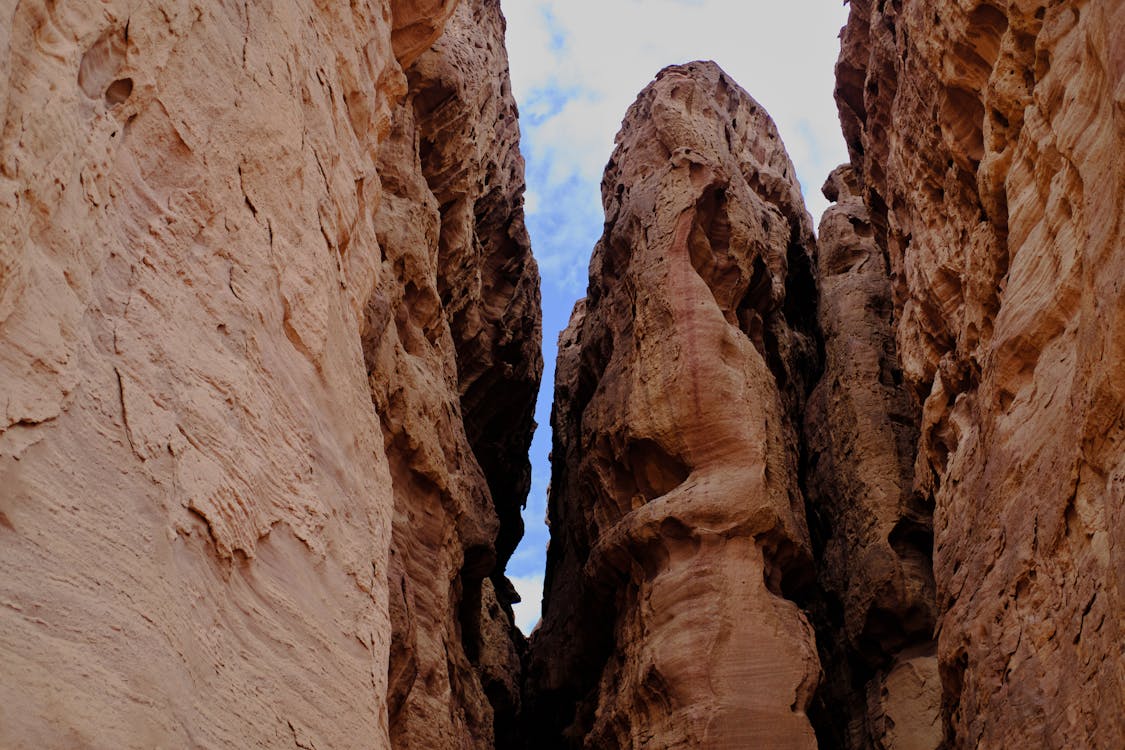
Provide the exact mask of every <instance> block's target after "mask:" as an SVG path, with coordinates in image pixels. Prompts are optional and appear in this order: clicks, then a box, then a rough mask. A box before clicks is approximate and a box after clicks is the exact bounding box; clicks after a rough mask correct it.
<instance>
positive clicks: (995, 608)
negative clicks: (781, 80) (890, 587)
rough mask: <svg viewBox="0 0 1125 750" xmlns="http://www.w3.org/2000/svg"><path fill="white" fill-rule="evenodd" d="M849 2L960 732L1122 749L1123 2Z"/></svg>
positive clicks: (950, 707)
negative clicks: (915, 410)
mask: <svg viewBox="0 0 1125 750" xmlns="http://www.w3.org/2000/svg"><path fill="white" fill-rule="evenodd" d="M851 9H852V10H851V18H850V20H849V23H848V26H847V27H846V29H845V31H844V34H843V49H842V53H841V58H840V63H839V66H838V68H837V71H838V89H837V99H838V102H839V105H840V111H841V116H842V120H843V125H844V132H845V135H846V138H847V140H848V146H849V149H850V151H851V156H852V165H853V167H854V169H855V172H856V173H857V175H858V177H859V180H858V181H859V184H860V193H861V195H862V196H863V198H864V201H865V203H866V207H867V208H868V209H869V211H870V217H869V220H870V224H871V226H872V229H873V237H874V241H875V243H876V244H877V245H878V247H880V248H882V249H883V253H884V259H885V263H886V265H887V267H888V269H889V278H890V283H891V290H892V298H893V302H894V305H893V316H894V321H895V337H896V342H897V353H898V356H899V358H900V360H901V363H902V368H903V373H904V382H905V384H906V386H907V387H909V388H910V389H911V390H912V391H913V392H914V394H915V396H916V398H917V401H918V403H920V404H921V405H922V409H921V419H920V421H919V444H918V449H917V452H916V462H915V466H914V471H913V492H914V493H915V494H917V495H919V496H920V497H922V498H924V499H928V501H929V502H930V503H932V504H933V506H934V521H933V527H934V537H935V539H934V541H935V546H934V575H935V579H936V587H937V602H938V605H939V617H938V622H937V630H938V645H939V648H938V657H939V660H940V670H941V679H942V687H943V692H944V712H945V716H946V722H947V733H948V741H949V742H950V744H951V745H952V746H954V747H964V748H977V747H981V748H1000V747H1051V748H1071V747H1092V748H1093V747H1096V748H1110V747H1122V746H1125V713H1123V712H1122V711H1121V710H1120V707H1121V706H1122V705H1125V658H1123V652H1122V643H1123V641H1122V637H1123V635H1125V633H1123V632H1122V625H1123V620H1125V617H1123V614H1122V613H1123V612H1125V598H1123V594H1125V591H1123V586H1125V573H1123V571H1125V562H1123V554H1125V510H1123V508H1125V449H1123V446H1125V379H1123V378H1122V376H1121V373H1122V372H1125V295H1123V294H1122V283H1123V279H1125V271H1123V269H1125V236H1123V231H1122V223H1121V221H1122V220H1121V217H1122V206H1123V205H1125V162H1123V161H1122V159H1121V154H1122V153H1125V126H1123V123H1125V47H1123V46H1122V44H1121V39H1122V37H1123V35H1125V5H1123V4H1122V3H1120V2H1116V0H1090V1H1089V2H1062V3H1046V2H1025V3H1000V4H988V3H981V2H975V1H970V2H961V3H951V2H938V3H928V2H919V1H918V0H906V1H905V2H893V3H882V2H880V3H877V4H875V3H871V2H866V1H863V2H858V1H857V2H853V3H852V4H851ZM892 677H893V673H892ZM888 679H889V678H888ZM889 715H893V712H891V713H890V714H889Z"/></svg>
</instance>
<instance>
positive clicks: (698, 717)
mask: <svg viewBox="0 0 1125 750" xmlns="http://www.w3.org/2000/svg"><path fill="white" fill-rule="evenodd" d="M602 194H603V202H604V204H605V209H606V221H607V225H606V232H605V235H604V236H603V238H602V240H601V242H599V244H598V246H597V248H596V249H595V251H594V257H593V260H592V262H591V271H590V287H589V293H588V297H587V299H586V300H585V301H584V302H582V303H580V304H579V306H578V307H577V308H576V309H575V313H574V316H573V317H572V319H571V324H570V327H569V328H568V329H567V331H566V332H565V333H564V334H563V336H562V338H561V340H560V359H559V364H558V376H557V380H556V395H555V407H554V416H553V425H554V428H555V445H554V453H553V468H554V475H553V477H552V486H551V497H550V511H549V513H550V523H551V530H552V540H551V546H550V549H549V553H548V554H549V559H548V572H547V584H546V592H547V593H546V597H545V602H544V613H543V614H544V618H543V622H542V624H541V625H540V628H539V629H538V630H537V631H536V633H535V635H534V637H533V640H532V653H531V658H530V666H529V670H530V673H529V680H530V683H529V686H528V693H529V701H530V702H531V705H530V706H529V715H530V722H529V727H530V728H529V732H530V736H529V740H530V741H531V742H532V743H533V744H534V746H538V747H550V746H555V745H557V744H560V743H561V744H564V745H566V746H575V747H588V748H614V747H634V748H640V747H649V748H673V747H715V748H720V747H730V748H735V747H739V748H741V747H750V746H759V745H760V746H763V747H776V748H782V747H815V746H816V741H815V738H814V736H813V731H812V728H811V726H810V724H809V721H808V719H807V717H806V716H805V709H806V707H807V705H808V702H809V700H810V698H811V696H812V691H813V689H814V688H815V687H816V684H817V681H818V679H819V674H820V668H819V664H818V661H817V655H816V647H815V643H814V638H813V633H812V629H811V627H810V625H809V623H808V621H807V620H806V619H805V617H804V615H803V614H802V613H801V611H800V610H799V609H798V607H797V605H796V604H794V602H793V601H790V600H789V599H788V598H786V592H787V591H790V590H792V589H794V588H796V587H798V586H800V585H801V584H802V583H803V579H807V578H809V577H810V576H811V570H812V565H811V552H810V548H809V540H808V532H807V530H806V528H805V518H804V501H803V498H802V494H801V491H800V489H799V487H798V482H797V468H798V450H797V440H796V437H797V430H796V429H795V428H796V423H795V421H794V415H795V414H798V413H799V411H800V408H801V405H802V403H803V400H804V395H805V392H806V389H807V387H808V386H807V380H808V376H809V373H810V370H811V368H812V366H813V365H814V364H815V361H816V346H815V338H814V336H813V332H814V329H815V298H814V293H815V292H814V287H813V285H812V275H811V274H812V266H811V263H812V260H811V259H812V254H813V250H814V247H813V238H812V232H811V226H810V221H809V218H808V214H807V213H806V211H805V209H804V206H803V203H802V200H801V195H800V192H799V188H798V186H797V183H796V180H795V177H794V173H793V167H792V165H791V163H790V162H789V159H788V157H787V156H786V154H785V151H784V149H783V147H782V145H781V142H780V139H779V138H778V135H777V131H776V129H775V128H774V126H773V124H772V122H771V121H770V120H769V117H768V116H767V115H766V113H765V112H764V111H763V110H762V109H761V107H759V106H758V105H757V103H756V102H754V101H753V100H752V99H751V98H750V97H749V95H747V94H746V93H745V92H744V91H742V90H741V89H739V88H738V87H737V86H736V85H735V84H734V83H733V82H731V80H730V79H729V78H728V77H727V76H726V75H725V74H724V73H723V72H722V71H721V70H719V68H718V67H717V66H716V65H714V64H713V63H692V64H689V65H686V66H677V67H671V68H668V69H666V70H664V71H663V72H661V73H660V75H659V76H658V77H657V79H656V81H655V82H654V83H652V84H651V85H650V86H649V87H648V88H647V89H646V90H645V91H644V92H643V93H642V94H641V96H640V98H639V99H638V100H637V102H636V103H635V104H634V105H633V106H632V108H631V109H630V110H629V113H628V115H627V116H626V118H625V122H624V125H623V126H622V130H621V133H620V135H619V136H618V139H617V148H616V150H615V151H614V154H613V157H612V159H611V161H610V164H609V167H608V168H607V170H606V174H605V178H604V180H603V183H602ZM750 686H753V687H750ZM560 737H561V738H562V739H560Z"/></svg>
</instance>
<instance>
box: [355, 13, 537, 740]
mask: <svg viewBox="0 0 1125 750" xmlns="http://www.w3.org/2000/svg"><path fill="white" fill-rule="evenodd" d="M503 41H504V20H503V16H501V14H500V4H499V2H498V0H466V1H465V2H462V3H461V5H460V6H459V7H458V8H457V11H456V12H455V13H454V14H453V16H452V17H451V19H450V21H449V23H448V25H447V27H446V31H445V34H444V35H443V36H442V38H441V39H440V40H439V41H438V42H437V44H435V45H434V47H433V48H432V49H431V50H429V51H427V52H426V53H424V54H423V55H422V56H421V57H419V58H418V60H417V61H416V62H415V63H414V64H413V66H411V67H410V68H409V69H408V70H407V77H408V79H409V81H410V91H409V93H408V96H407V98H406V101H405V102H404V104H403V106H402V107H401V108H400V109H399V110H398V111H397V112H396V113H395V117H394V122H393V126H392V129H391V134H390V136H389V138H388V140H387V142H386V143H385V144H384V145H383V147H382V149H381V152H380V160H379V165H378V166H379V175H380V177H381V179H382V182H383V188H384V191H385V194H384V200H383V202H382V203H381V205H380V207H379V211H378V214H377V215H376V217H375V224H376V227H377V231H378V238H379V247H380V251H381V253H382V259H383V271H384V273H383V274H382V276H381V281H380V284H379V285H378V287H377V289H376V291H375V294H374V295H373V296H372V298H371V299H370V301H369V302H368V306H367V318H366V327H365V333H364V351H365V355H366V357H367V364H368V368H369V371H370V380H371V390H372V394H373V397H374V402H375V406H376V408H377V410H378V412H379V416H380V419H381V421H382V427H383V439H384V441H385V444H386V450H387V456H388V459H389V462H390V468H391V476H392V479H393V486H394V496H395V514H394V532H393V540H392V544H391V583H390V592H391V594H390V611H391V622H392V636H393V641H392V646H391V655H390V675H391V682H390V686H389V689H390V695H389V698H388V701H389V710H390V731H391V742H392V744H393V746H394V747H396V748H413V747H418V748H428V749H429V748H442V747H456V748H460V747H465V746H470V747H492V746H493V745H494V743H495V741H496V740H500V741H501V742H510V741H511V737H510V735H511V732H512V731H513V729H514V725H513V722H514V719H515V714H516V711H517V710H518V708H519V695H520V689H519V676H520V656H519V653H518V649H519V648H522V642H523V636H522V635H520V634H519V633H518V632H517V631H516V630H515V628H514V625H513V623H512V611H511V601H512V599H513V594H514V590H513V589H512V588H511V585H510V584H509V583H508V581H507V579H506V578H504V575H503V571H504V565H505V563H506V562H507V559H508V557H509V556H510V555H511V553H512V550H513V549H514V548H515V545H516V542H517V541H518V540H519V538H520V536H522V534H523V523H522V520H521V518H520V509H521V507H522V505H523V501H524V499H525V498H526V497H527V491H528V488H529V485H530V476H531V475H530V465H529V462H528V447H529V443H530V440H531V429H530V428H531V426H532V408H533V406H534V403H535V396H536V393H537V391H538V387H539V378H540V376H541V374H542V368H543V361H542V354H541V352H540V344H541V341H540V332H539V275H538V271H537V269H536V266H535V262H534V261H533V260H532V258H531V253H530V245H529V241H528V236H527V231H526V229H525V228H524V225H523V208H522V194H523V188H524V183H523V160H522V158H521V157H520V154H519V148H518V145H519V144H518V141H519V128H518V125H517V120H516V109H515V104H514V102H513V100H512V95H511V91H510V86H509V82H508V70H507V59H506V56H505V53H504V46H503ZM494 725H495V726H496V729H497V730H498V731H499V733H500V736H499V737H495V738H494Z"/></svg>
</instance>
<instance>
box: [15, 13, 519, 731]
mask: <svg viewBox="0 0 1125 750" xmlns="http://www.w3.org/2000/svg"><path fill="white" fill-rule="evenodd" d="M0 5H3V6H4V7H3V8H2V9H0V16H2V17H3V18H4V19H5V20H4V22H3V23H2V24H0V113H3V114H2V118H3V120H2V128H3V129H2V131H0V393H3V413H2V414H0V419H2V421H0V537H3V539H2V540H0V568H2V569H3V570H4V574H3V575H2V576H0V601H2V602H3V603H4V606H3V607H0V654H2V655H3V658H2V659H0V664H2V666H0V745H3V746H5V747H70V746H83V747H120V748H130V747H137V748H141V747H145V748H150V747H155V746H168V747H196V746H198V747H293V746H294V744H296V745H299V746H302V747H321V748H325V747H340V748H344V747H387V746H388V745H389V744H390V743H391V734H392V730H397V728H398V725H397V724H395V723H394V722H389V721H388V695H390V699H389V702H391V703H395V702H404V703H406V704H407V705H408V706H414V705H415V704H414V703H412V701H416V700H417V701H418V702H420V703H423V704H424V703H425V701H426V700H429V699H431V698H434V697H435V696H436V700H437V701H438V702H437V703H435V704H433V705H431V706H430V709H429V710H430V711H431V713H430V714H429V716H428V721H430V722H431V723H432V724H433V725H434V726H439V722H441V721H446V722H448V721H449V719H450V716H451V715H453V713H454V712H457V711H460V712H462V713H463V714H464V715H465V716H466V717H468V718H467V719H466V720H465V721H464V722H461V723H459V724H457V725H456V726H453V727H452V729H451V730H450V731H451V734H448V735H444V736H442V737H441V742H440V743H434V744H433V745H432V746H434V747H464V746H466V745H473V746H477V747H488V746H491V742H492V736H493V721H494V715H493V714H494V712H493V709H492V708H491V704H490V700H489V699H490V698H492V699H493V700H492V701H491V703H498V704H500V703H503V701H504V700H507V701H508V703H507V704H505V706H504V709H503V710H504V711H507V712H509V713H510V712H512V711H513V710H514V705H513V701H514V693H515V690H514V688H513V686H512V682H511V680H513V679H515V677H509V678H508V680H507V681H505V680H504V679H501V678H500V677H499V676H498V672H499V671H502V668H501V667H500V666H498V665H500V664H503V665H505V668H507V669H509V670H511V672H510V674H511V675H515V674H518V671H517V670H516V669H515V666H514V664H515V662H516V654H515V649H516V648H517V643H516V642H515V641H513V640H512V638H513V631H512V627H511V618H510V611H509V610H508V607H507V602H508V600H509V598H510V596H511V590H510V586H509V585H508V584H507V582H506V581H505V580H504V578H503V562H504V559H505V558H506V556H507V554H509V553H510V549H511V547H512V546H513V545H514V541H512V540H513V538H518V534H519V531H518V525H517V527H516V528H513V524H512V521H511V518H512V515H513V512H514V508H515V507H517V506H518V504H519V503H520V502H521V501H522V497H521V492H523V491H525V487H526V471H527V470H526V444H527V440H528V439H529V436H530V429H531V421H530V408H531V395H530V394H533V393H534V391H535V386H536V382H537V379H538V373H539V367H540V360H539V358H538V347H539V341H538V298H537V291H536V290H535V286H536V272H535V268H534V263H533V262H532V261H531V260H530V256H529V254H528V247H527V241H526V235H525V233H524V232H523V228H522V216H521V191H522V162H521V161H520V160H519V156H518V151H517V149H516V145H515V141H516V138H517V136H518V130H517V126H516V124H515V110H514V106H513V105H512V102H511V98H510V95H509V94H508V93H507V87H506V78H505V75H504V74H505V64H504V53H503V26H502V20H501V19H500V16H499V13H498V7H497V4H496V3H495V2H489V1H488V0H479V1H477V2H468V3H466V4H464V7H463V8H461V9H460V10H459V11H458V15H457V16H456V17H455V18H454V20H452V21H451V22H450V24H449V25H450V28H451V29H452V30H453V31H454V35H453V37H452V38H451V39H450V40H449V42H448V43H446V44H444V45H443V46H441V47H439V48H438V49H436V50H433V51H430V52H426V50H427V49H428V48H429V47H430V46H431V45H432V43H433V42H434V40H435V38H436V37H437V36H438V34H439V33H440V32H441V29H442V28H443V26H444V25H445V22H446V20H447V18H449V16H450V14H451V13H452V12H453V11H454V5H455V3H453V2H450V1H448V0H445V1H442V2H437V1H436V0H435V1H434V2H422V1H420V0H415V1H413V2H410V1H407V0H394V1H393V2H385V1H378V0H376V1H373V2H360V3H358V4H352V5H350V6H349V5H348V4H342V5H338V6H337V5H336V4H331V3H328V4H324V3H322V4H319V5H317V6H315V7H312V6H308V7H306V6H304V5H299V4H294V3H289V2H284V1H283V2H280V3H274V4H272V5H271V6H270V7H268V8H266V7H263V6H260V5H257V4H254V3H249V4H245V5H243V4H234V5H220V4H202V5H200V4H189V3H186V2H172V3H160V4H156V3H151V2H141V3H123V2H105V3H99V4H97V6H96V7H95V6H89V7H86V6H85V5H83V4H81V3H78V4H58V3H42V2H23V3H14V2H5V3H0ZM478 47H479V49H478ZM472 55H476V56H475V57H472ZM404 67H408V69H409V75H410V80H409V82H408V78H407V75H406V74H405V73H404V70H403V68H404ZM459 76H460V78H459ZM438 83H440V84H441V85H442V86H444V87H445V90H446V92H447V93H448V96H446V95H445V94H443V95H442V96H439V97H436V98H435V97H433V96H432V89H433V85H436V84H438ZM408 88H409V96H407V99H406V101H407V103H406V105H404V106H400V102H401V101H403V98H404V95H407V94H408ZM426 97H430V98H429V99H427V98H426ZM446 99H449V100H450V101H453V102H454V103H455V106H456V107H459V108H460V109H459V111H460V112H461V113H462V114H464V115H465V116H466V117H469V119H470V120H471V122H462V123H459V124H458V125H457V126H456V128H455V129H459V131H458V134H457V136H456V137H457V138H458V139H459V140H458V141H457V144H456V148H457V149H460V153H458V154H457V159H458V160H460V161H459V166H458V169H459V170H460V172H459V174H458V175H457V176H455V177H451V178H448V179H445V178H443V179H444V182H443V185H444V187H443V190H444V191H445V192H437V195H438V198H435V197H434V194H435V192H436V191H434V190H431V185H435V184H437V183H436V182H435V181H434V180H433V179H432V173H433V171H434V170H433V167H434V165H433V164H427V163H425V162H426V160H425V159H421V160H420V159H419V158H418V150H417V148H418V144H416V143H413V142H410V143H404V142H403V140H402V134H403V133H406V132H407V131H408V128H414V127H417V129H418V130H419V131H421V132H426V129H427V128H430V129H433V128H435V127H437V125H436V123H437V119H436V117H435V115H434V113H433V112H430V111H428V110H427V111H420V109H422V107H421V104H420V103H421V102H423V101H426V102H428V104H427V106H428V107H435V106H437V105H439V104H443V103H445V102H446ZM447 111H448V108H447ZM392 126H393V130H392ZM443 137H445V136H443ZM388 138H390V140H387V139H388ZM448 138H449V140H450V142H451V143H450V145H453V144H452V141H453V138H454V136H453V135H452V134H450V135H449V136H448ZM447 163H449V162H447ZM486 184H487V185H488V187H485V185H486ZM447 194H448V195H451V196H455V197H454V198H452V199H447V197H446V195H447ZM446 200H453V201H454V203H456V204H457V205H456V210H457V211H463V212H464V211H467V216H468V222H467V223H464V222H463V223H462V224H457V222H458V221H460V219H456V218H454V213H453V212H454V209H452V208H449V207H448V206H445V205H444V202H445V201H446ZM466 207H467V208H466ZM399 212H401V213H399ZM400 221H401V224H400V223H399V222H400ZM450 226H459V227H461V230H462V234H461V235H457V233H456V232H455V231H452V230H450V229H449V227H450ZM407 240H411V241H414V240H417V241H418V242H419V243H422V244H420V245H419V246H417V247H405V246H404V245H403V243H404V242H405V241H407ZM439 251H440V252H439ZM445 253H448V255H443V254H445ZM454 264H456V267H454ZM466 278H468V279H469V280H468V281H466ZM388 290H393V293H392V292H391V291H388ZM387 331H389V333H387ZM380 337H381V340H382V345H380V343H379V339H380ZM384 349H386V350H388V351H389V353H388V352H385V351H384ZM496 392H502V394H503V399H504V403H506V404H507V405H508V409H507V410H506V411H505V413H504V415H503V417H502V419H501V420H500V421H499V422H495V421H490V420H489V418H488V415H487V414H486V413H485V412H486V409H484V408H483V407H482V406H481V403H483V402H487V401H488V400H490V399H493V398H494V397H495V394H496ZM381 421H382V422H383V424H385V425H388V429H387V430H386V431H384V429H383V426H382V425H381V424H380V422H381ZM498 435H500V436H499V437H498ZM490 487H492V491H490ZM411 513H413V514H414V518H415V521H416V523H415V525H414V527H413V528H411V529H410V532H411V534H417V536H418V539H419V540H420V541H419V544H418V545H414V543H413V542H411V544H410V545H409V549H403V548H401V547H399V546H396V547H395V552H396V554H395V556H394V558H393V559H392V558H390V557H389V555H388V553H389V551H390V549H391V544H392V539H391V537H392V521H394V533H395V535H396V538H398V535H399V533H400V528H401V523H400V522H399V518H400V517H402V516H403V515H404V514H405V515H407V516H409V514H411ZM427 535H432V536H433V538H432V539H431V538H430V537H428V536H427ZM422 541H430V542H432V543H433V545H434V546H433V548H432V550H430V549H428V548H423V547H422V546H421V542H422ZM428 551H433V554H434V557H433V558H432V559H430V560H428V561H426V564H425V565H424V566H422V567H420V566H419V560H420V559H421V558H420V557H419V555H424V554H426V553H427V552H428ZM436 574H441V576H444V577H438V578H435V575H436ZM404 576H405V580H404ZM489 579H491V580H489ZM388 580H391V582H392V584H393V589H392V590H391V591H390V592H388V586H387V584H388ZM419 592H422V593H419ZM389 594H392V595H393V596H394V597H395V606H391V604H390V602H389V601H388V600H389V598H390V597H389ZM404 599H408V600H409V604H408V605H404V606H400V605H399V603H400V602H401V601H402V600H404ZM392 621H393V623H392ZM392 625H393V629H392ZM435 634H436V636H435ZM435 638H436V639H435ZM441 639H444V641H443V640H441ZM392 640H393V642H394V646H393V648H394V650H395V652H396V658H395V659H394V660H393V661H392V662H391V663H390V665H389V664H388V652H389V651H390V650H391V649H392ZM435 649H441V652H440V653H436V654H435V653H434V650H435ZM403 653H409V658H407V659H401V658H397V657H398V656H401V655H402V654H403ZM389 666H390V668H391V670H393V672H391V673H390V675H389V678H388V674H389ZM412 669H413V670H414V673H415V674H417V675H418V677H417V679H415V677H414V675H412V674H411V671H412ZM450 675H452V676H450ZM434 676H436V677H438V678H444V679H446V680H448V681H449V683H450V685H449V689H448V692H449V693H450V694H451V695H452V696H455V697H450V695H445V696H444V697H443V694H442V692H441V689H442V688H441V685H439V684H437V683H435V682H433V681H430V680H431V678H433V677H434ZM498 680H499V684H500V685H501V688H502V689H499V690H498V689H496V688H495V687H493V684H494V683H496V682H497V681H498ZM408 683H410V684H409V685H408ZM490 690H491V691H492V692H493V693H495V696H493V694H492V693H489V692H488V691H490ZM486 693H487V694H486ZM419 696H421V697H419ZM392 718H395V717H392ZM412 720H413V721H418V720H419V719H418V717H415V718H414V719H412ZM509 721H510V719H509ZM440 726H448V723H447V724H445V725H440ZM398 744H402V745H403V746H406V744H405V742H400V743H398Z"/></svg>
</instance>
